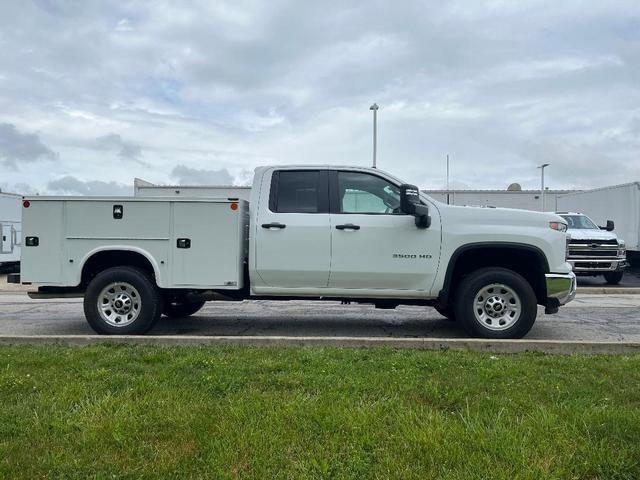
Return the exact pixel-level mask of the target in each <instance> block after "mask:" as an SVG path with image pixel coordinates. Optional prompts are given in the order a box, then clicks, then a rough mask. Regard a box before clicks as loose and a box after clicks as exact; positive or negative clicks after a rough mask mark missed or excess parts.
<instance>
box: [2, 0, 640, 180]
mask: <svg viewBox="0 0 640 480" xmlns="http://www.w3.org/2000/svg"><path fill="white" fill-rule="evenodd" d="M78 25H82V28H78ZM0 31H1V32H2V36H1V38H0V60H1V61H2V72H0V104H1V105H2V110H1V111H0V121H5V122H9V123H15V124H16V125H34V127H33V128H34V130H35V129H37V131H38V132H42V135H46V137H45V138H46V139H47V143H48V144H50V145H52V146H55V150H56V151H59V152H60V157H61V159H62V160H61V161H60V162H58V164H56V167H55V168H59V171H54V172H37V173H36V174H34V178H27V177H26V176H24V175H23V176H22V177H20V179H19V181H23V182H28V183H30V184H31V183H32V182H33V183H37V182H39V183H40V184H41V185H43V184H46V180H47V175H50V174H58V175H61V174H63V172H64V173H67V172H69V174H71V175H74V176H76V177H77V178H101V179H102V180H104V179H108V180H113V181H117V182H120V183H128V182H129V181H130V177H132V176H136V175H137V176H147V175H155V176H156V178H155V179H154V180H155V181H168V180H169V179H170V178H178V177H175V176H174V177H171V176H170V174H171V172H172V168H173V166H174V165H175V164H176V162H181V163H182V164H183V165H190V166H191V167H190V168H192V169H193V170H196V171H197V170H200V169H205V170H204V171H217V170H219V169H221V168H225V167H226V168H230V169H231V170H232V171H233V172H236V170H238V171H239V170H245V171H251V170H252V169H253V168H254V167H256V166H258V165H260V164H265V163H296V164H297V163H336V164H345V163H347V164H354V163H355V164H358V165H367V164H369V162H370V158H371V141H370V135H371V123H370V122H371V117H370V112H369V111H368V106H369V105H370V104H371V103H373V101H376V102H377V103H379V104H380V105H381V110H380V112H379V128H380V130H379V157H378V161H379V165H380V167H381V168H385V169H388V170H390V171H391V172H392V173H395V174H397V175H398V176H400V177H403V178H406V179H407V180H409V181H412V182H414V183H418V184H420V186H421V187H425V188H428V187H435V188H438V187H442V186H443V185H444V161H443V159H444V157H445V155H446V154H447V153H448V154H450V155H451V158H452V175H453V176H454V177H453V178H454V179H455V180H456V181H458V182H462V183H464V184H468V185H470V186H473V187H479V188H491V187H498V188H503V187H504V185H506V184H508V183H510V182H511V181H518V182H520V183H522V184H523V186H524V187H525V188H532V187H535V186H537V184H538V178H537V175H538V171H537V170H536V168H535V166H536V165H537V164H539V163H542V162H543V161H544V162H549V163H551V164H552V165H551V167H550V168H549V169H548V171H547V175H548V183H549V185H550V187H551V188H558V187H566V186H578V185H579V186H599V185H604V184H607V183H621V182H624V181H628V180H635V179H638V178H640V162H639V161H638V156H637V152H638V151H639V147H640V137H639V135H638V131H639V127H638V119H639V118H640V83H639V82H638V78H639V75H640V48H639V45H640V3H638V2H637V0H621V1H620V2H616V3H615V4H613V3H611V2H609V3H607V2H589V3H585V2H581V1H574V0H567V1H565V2H557V1H553V0H530V1H526V0H522V1H518V2H503V1H494V0H487V1H481V0H479V1H477V2H469V1H462V0H460V1H457V0H453V1H450V2H424V1H421V0H407V1H405V2H402V3H401V4H399V5H395V4H391V3H389V2H384V1H382V0H373V1H371V2H358V1H355V0H351V1H349V0H347V1H337V0H335V1H331V0H329V1H328V2H303V3H300V2H290V1H286V0H285V1H275V2H268V3H260V2H246V3H245V2H235V1H228V2H225V1H224V0H220V1H217V2H196V3H192V4H189V5H188V6H185V5H183V4H176V3H175V2H172V1H169V0H166V1H165V0H158V1H157V2H152V3H144V2H142V3H140V2H56V1H54V0H39V1H37V2H35V3H34V2H6V5H3V15H2V17H0ZM113 132H126V140H125V139H123V138H122V137H121V136H119V135H118V134H115V133H113ZM95 139H99V141H98V142H97V144H98V145H97V146H96V142H95ZM79 145H80V146H79ZM100 145H102V146H100ZM141 146H144V152H143V151H142V147H141ZM45 148H49V147H46V146H45ZM100 150H102V151H103V152H104V151H114V152H116V153H117V155H119V156H120V157H121V158H122V159H124V160H127V161H128V164H127V168H126V169H113V168H111V169H106V168H103V164H104V153H103V152H101V151H100ZM222 150H224V151H222ZM216 151H220V152H222V153H220V154H217V153H213V152H216ZM225 152H226V153H225ZM143 153H144V155H143ZM148 153H149V155H147V154H148ZM151 153H152V154H153V155H151ZM143 157H144V159H145V160H146V161H147V163H148V164H149V165H147V164H145V163H144V162H143V161H142V158H143ZM212 157H213V158H212ZM38 158H47V157H46V155H45V156H40V157H38ZM150 158H153V160H150ZM0 161H3V163H5V164H6V165H7V166H14V167H15V165H16V163H15V160H14V161H12V163H11V164H9V163H8V161H7V159H6V158H5V157H4V156H2V157H0ZM592 165H595V167H592ZM230 166H233V167H230ZM149 167H152V168H153V170H152V171H150V168H149ZM185 168H186V167H185ZM207 169H210V170H207ZM178 173H179V172H178ZM92 176H93V177H92ZM200 178H202V177H201V176H198V174H194V175H192V176H191V177H189V176H188V175H187V174H185V176H184V179H185V180H188V181H189V182H190V183H192V182H193V181H196V180H198V179H200ZM213 179H214V180H215V181H216V183H220V180H219V179H218V178H217V177H215V176H214V177H213ZM16 181H17V180H16Z"/></svg>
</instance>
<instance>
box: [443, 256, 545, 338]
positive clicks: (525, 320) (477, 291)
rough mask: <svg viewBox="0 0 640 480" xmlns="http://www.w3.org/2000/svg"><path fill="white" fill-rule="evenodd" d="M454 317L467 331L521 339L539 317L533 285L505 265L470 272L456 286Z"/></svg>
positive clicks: (480, 334) (477, 334) (479, 334)
mask: <svg viewBox="0 0 640 480" xmlns="http://www.w3.org/2000/svg"><path fill="white" fill-rule="evenodd" d="M454 309H455V316H456V318H457V319H458V322H459V323H460V324H461V325H462V326H463V327H464V329H465V330H466V331H467V333H468V334H469V335H471V336H474V337H483V338H496V339H498V338H522V337H523V336H525V335H526V334H527V333H528V332H529V330H531V327H533V324H534V322H535V320H536V315H537V300H536V295H535V293H534V291H533V288H531V285H529V283H528V282H527V281H526V280H525V279H524V278H523V277H522V276H521V275H519V274H517V273H516V272H514V271H512V270H508V269H506V268H483V269H480V270H476V271H475V272H473V273H471V274H469V275H468V276H467V277H466V278H465V279H464V280H463V281H462V283H461V284H460V286H459V287H458V289H457V294H456V301H455V306H454Z"/></svg>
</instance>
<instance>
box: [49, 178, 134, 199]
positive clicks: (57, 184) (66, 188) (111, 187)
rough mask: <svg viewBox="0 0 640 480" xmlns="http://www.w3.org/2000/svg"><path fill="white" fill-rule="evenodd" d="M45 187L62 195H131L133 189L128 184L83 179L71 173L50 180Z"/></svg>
mask: <svg viewBox="0 0 640 480" xmlns="http://www.w3.org/2000/svg"><path fill="white" fill-rule="evenodd" d="M47 189H48V190H49V191H50V192H51V193H56V194H62V195H133V189H132V187H130V186H128V185H123V184H121V183H117V182H102V181H99V180H89V181H84V180H80V179H78V178H76V177H74V176H71V175H66V176H64V177H62V178H58V179H57V180H52V181H50V182H49V183H47Z"/></svg>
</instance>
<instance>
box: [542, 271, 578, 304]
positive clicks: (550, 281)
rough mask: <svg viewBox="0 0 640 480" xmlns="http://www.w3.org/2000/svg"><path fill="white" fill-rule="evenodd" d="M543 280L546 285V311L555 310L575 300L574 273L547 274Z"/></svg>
mask: <svg viewBox="0 0 640 480" xmlns="http://www.w3.org/2000/svg"><path fill="white" fill-rule="evenodd" d="M545 280H546V283H547V304H546V307H547V309H549V310H553V309H557V308H558V307H559V306H561V305H564V304H566V303H569V302H570V301H571V300H573V299H574V298H575V296H576V288H577V282H576V275H575V273H573V272H569V273H547V274H545ZM548 313H552V312H548Z"/></svg>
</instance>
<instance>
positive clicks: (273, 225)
mask: <svg viewBox="0 0 640 480" xmlns="http://www.w3.org/2000/svg"><path fill="white" fill-rule="evenodd" d="M262 228H279V229H283V228H286V225H285V224H283V223H278V222H273V223H263V224H262Z"/></svg>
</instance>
